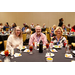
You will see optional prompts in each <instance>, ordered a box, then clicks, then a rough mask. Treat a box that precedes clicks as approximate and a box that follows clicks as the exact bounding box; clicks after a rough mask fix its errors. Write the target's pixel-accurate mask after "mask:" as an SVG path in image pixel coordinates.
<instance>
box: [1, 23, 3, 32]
mask: <svg viewBox="0 0 75 75" xmlns="http://www.w3.org/2000/svg"><path fill="white" fill-rule="evenodd" d="M2 28H3V24H2V23H0V31H2Z"/></svg>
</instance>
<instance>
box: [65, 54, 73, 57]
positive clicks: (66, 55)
mask: <svg viewBox="0 0 75 75" xmlns="http://www.w3.org/2000/svg"><path fill="white" fill-rule="evenodd" d="M65 57H66V58H73V56H72V54H65Z"/></svg>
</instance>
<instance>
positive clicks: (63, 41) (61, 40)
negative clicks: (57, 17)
mask: <svg viewBox="0 0 75 75" xmlns="http://www.w3.org/2000/svg"><path fill="white" fill-rule="evenodd" d="M51 41H53V43H54V45H61V46H63V44H64V43H67V40H66V38H65V37H63V36H61V37H60V39H59V41H57V37H56V36H54V37H53V38H52V40H51Z"/></svg>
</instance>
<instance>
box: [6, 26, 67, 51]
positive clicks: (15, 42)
mask: <svg viewBox="0 0 75 75" xmlns="http://www.w3.org/2000/svg"><path fill="white" fill-rule="evenodd" d="M54 33H55V35H56V36H54V37H53V38H52V40H51V41H53V44H54V45H58V44H59V45H62V46H63V43H66V44H67V40H66V38H65V37H63V36H62V33H63V29H62V28H61V27H56V29H55V30H54ZM41 40H42V42H43V45H46V44H47V43H48V41H47V37H46V35H45V34H43V33H42V32H41V26H40V25H38V26H36V27H35V33H33V34H31V35H30V39H29V46H33V42H34V43H35V42H37V43H39V42H40V41H41ZM17 47H20V48H23V37H22V30H21V28H20V26H17V27H15V28H14V30H13V32H12V33H11V34H10V35H9V37H8V39H7V46H6V50H11V49H15V48H17Z"/></svg>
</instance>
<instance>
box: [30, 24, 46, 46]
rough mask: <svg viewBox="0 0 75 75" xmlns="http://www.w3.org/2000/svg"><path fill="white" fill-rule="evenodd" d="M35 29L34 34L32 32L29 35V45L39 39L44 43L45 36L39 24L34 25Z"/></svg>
mask: <svg viewBox="0 0 75 75" xmlns="http://www.w3.org/2000/svg"><path fill="white" fill-rule="evenodd" d="M35 31H36V32H35V33H34V34H32V35H31V37H30V40H29V45H33V42H37V43H39V42H40V40H42V42H43V45H46V43H47V38H46V35H45V34H43V33H42V32H41V26H39V25H38V26H36V27H35Z"/></svg>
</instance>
